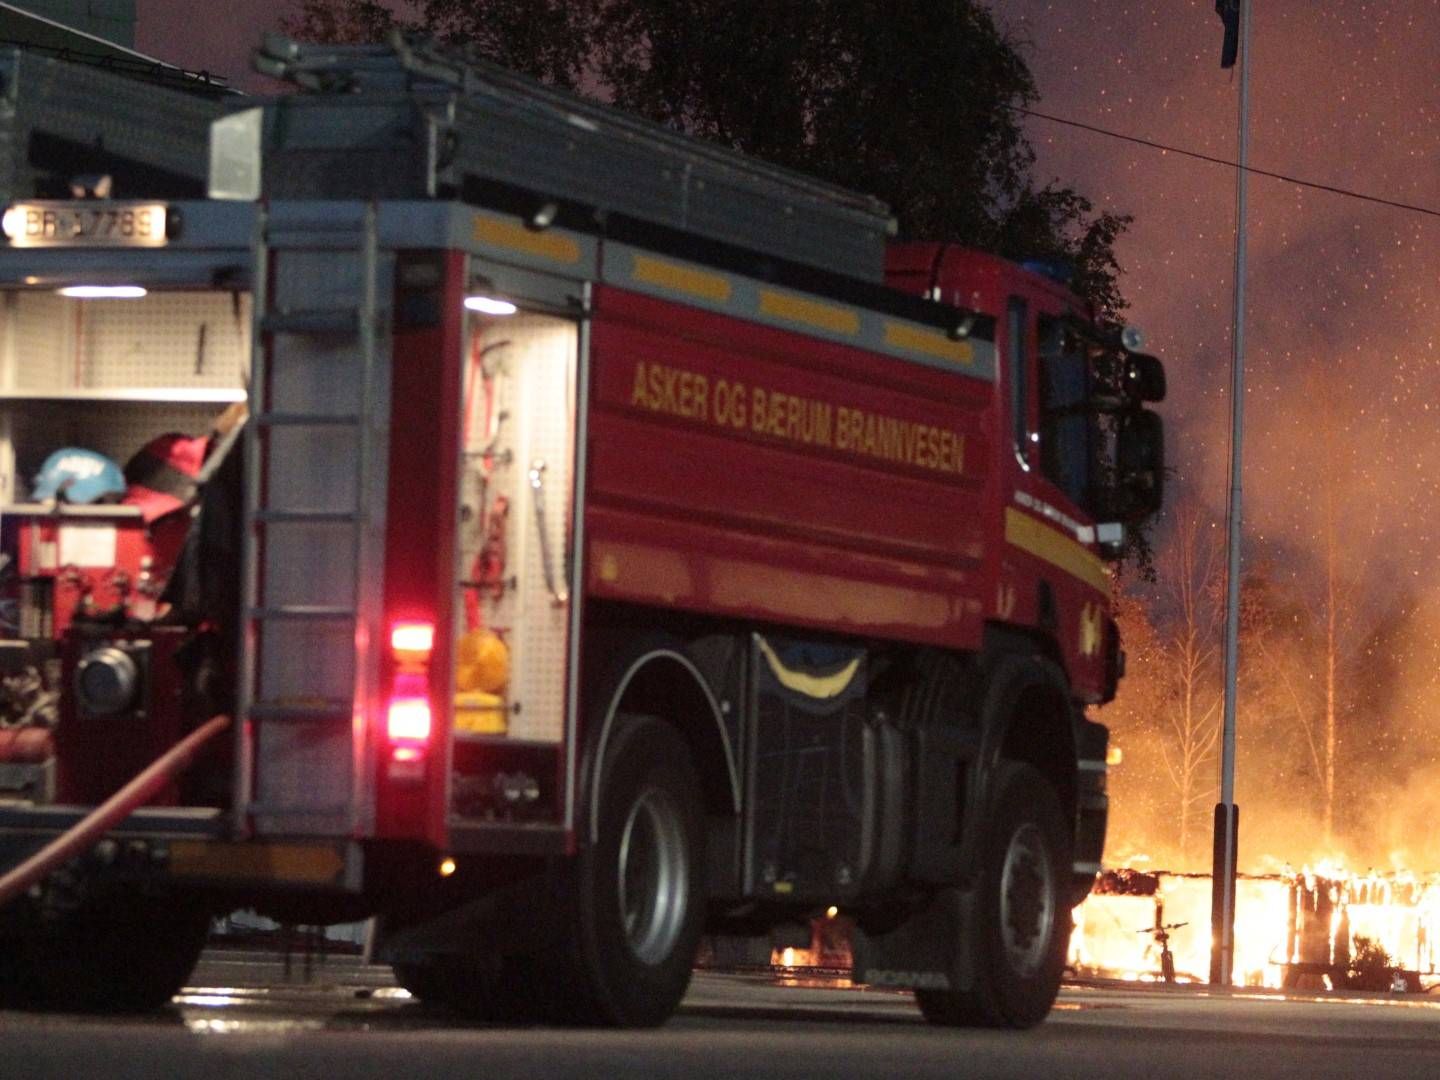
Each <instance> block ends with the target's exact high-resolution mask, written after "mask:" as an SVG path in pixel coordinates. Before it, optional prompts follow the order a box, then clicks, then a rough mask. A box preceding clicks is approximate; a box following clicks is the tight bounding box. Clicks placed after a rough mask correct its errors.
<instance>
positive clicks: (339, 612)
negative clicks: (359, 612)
mask: <svg viewBox="0 0 1440 1080" xmlns="http://www.w3.org/2000/svg"><path fill="white" fill-rule="evenodd" d="M355 615H356V611H355V609H354V608H353V607H346V606H333V607H332V606H329V605H324V604H279V605H276V606H274V607H258V608H251V609H250V618H252V619H256V620H263V619H314V620H316V621H318V622H325V621H334V622H338V621H340V620H342V619H353V618H355Z"/></svg>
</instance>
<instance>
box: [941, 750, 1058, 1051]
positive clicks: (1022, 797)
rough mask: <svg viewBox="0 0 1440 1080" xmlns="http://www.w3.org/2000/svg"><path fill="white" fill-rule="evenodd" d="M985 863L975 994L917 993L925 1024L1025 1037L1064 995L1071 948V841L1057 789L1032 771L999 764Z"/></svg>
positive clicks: (974, 942)
mask: <svg viewBox="0 0 1440 1080" xmlns="http://www.w3.org/2000/svg"><path fill="white" fill-rule="evenodd" d="M989 826H990V827H989V828H988V829H987V831H986V837H985V841H984V850H983V853H982V856H981V867H980V880H979V884H978V890H979V893H978V896H977V903H976V913H975V926H974V932H973V933H972V934H971V935H970V940H969V941H968V942H965V943H963V944H962V947H963V948H969V949H970V950H971V959H972V961H973V966H972V970H973V971H974V973H975V985H974V987H973V988H972V989H970V990H968V991H963V992H957V991H950V990H917V991H915V1000H916V1001H917V1003H918V1004H919V1006H920V1011H921V1012H922V1013H923V1014H924V1016H925V1019H926V1020H928V1021H930V1023H932V1024H943V1025H947V1026H981V1027H1014V1028H1028V1027H1033V1026H1034V1025H1035V1024H1038V1023H1039V1022H1040V1021H1041V1020H1043V1019H1045V1016H1046V1014H1048V1013H1049V1011H1050V1006H1051V1005H1052V1004H1054V1002H1055V996H1056V994H1058V993H1059V990H1060V976H1061V973H1062V972H1063V970H1064V967H1065V953H1066V949H1067V948H1068V945H1069V940H1070V926H1071V922H1070V909H1069V907H1068V906H1067V905H1066V900H1067V897H1068V896H1069V882H1070V851H1071V840H1070V836H1069V830H1068V829H1067V827H1066V824H1065V817H1064V815H1063V814H1062V813H1061V811H1060V800H1059V798H1058V797H1057V796H1056V794H1055V789H1054V788H1053V787H1052V786H1051V785H1050V783H1049V782H1048V781H1047V780H1046V779H1045V778H1044V777H1043V776H1042V775H1041V774H1040V773H1039V772H1038V771H1037V770H1035V769H1034V768H1032V767H1031V766H1029V765H1023V764H1020V763H1018V762H1002V763H1001V765H1000V767H999V769H998V771H997V773H996V776H995V787H994V798H993V799H992V800H991V813H990V818H989Z"/></svg>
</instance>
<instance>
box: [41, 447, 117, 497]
mask: <svg viewBox="0 0 1440 1080" xmlns="http://www.w3.org/2000/svg"><path fill="white" fill-rule="evenodd" d="M124 494H125V474H124V473H122V472H121V471H120V466H119V465H116V464H115V462H113V461H111V460H110V459H109V458H108V457H106V456H105V455H104V454H97V453H96V452H95V451H94V450H83V449H81V448H80V447H78V446H67V447H66V448H65V449H63V450H56V451H55V453H53V454H51V455H50V456H49V457H48V458H46V459H45V464H43V465H41V466H40V471H39V472H38V473H36V475H35V490H34V491H33V492H31V498H33V499H35V500H36V501H37V502H43V501H44V500H46V499H55V498H60V497H61V496H63V497H64V499H65V501H66V502H72V503H92V502H99V501H100V500H101V499H104V498H106V497H107V496H111V497H114V498H119V497H120V496H121V495H124Z"/></svg>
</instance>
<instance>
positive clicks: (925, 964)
mask: <svg viewBox="0 0 1440 1080" xmlns="http://www.w3.org/2000/svg"><path fill="white" fill-rule="evenodd" d="M974 912H975V894H974V892H973V891H972V890H962V889H940V890H937V891H936V893H935V894H934V896H933V897H932V898H931V900H930V904H929V906H928V907H926V908H924V909H922V910H920V911H918V912H916V913H915V914H914V915H911V916H910V917H909V918H908V919H906V920H905V921H904V922H902V923H901V924H900V925H899V926H897V927H895V928H894V929H893V930H890V931H887V932H885V933H866V932H865V931H863V930H859V929H857V930H856V931H855V939H854V942H853V951H854V956H855V975H854V978H855V981H856V982H860V983H868V984H870V985H871V986H895V987H903V988H909V989H919V990H952V991H963V990H969V989H971V988H972V987H973V986H974V983H975V962H974V948H973V945H974V934H973V926H974V917H975V916H974Z"/></svg>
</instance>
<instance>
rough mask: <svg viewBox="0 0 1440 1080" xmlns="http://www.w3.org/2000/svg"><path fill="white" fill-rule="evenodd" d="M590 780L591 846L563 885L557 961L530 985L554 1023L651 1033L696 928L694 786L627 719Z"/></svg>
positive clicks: (539, 970)
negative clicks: (594, 781)
mask: <svg viewBox="0 0 1440 1080" xmlns="http://www.w3.org/2000/svg"><path fill="white" fill-rule="evenodd" d="M598 776H599V784H598V788H596V790H597V791H598V797H599V799H600V812H599V838H598V841H597V842H596V843H594V844H587V845H586V847H585V848H584V850H582V852H581V854H580V856H579V857H578V858H577V859H576V860H575V863H574V865H573V866H572V867H571V868H570V872H569V873H568V874H567V879H568V880H567V882H566V885H565V887H564V889H563V896H562V898H561V903H562V911H563V912H564V914H563V922H564V926H563V928H562V935H561V937H562V941H561V946H560V953H561V955H560V956H558V957H555V958H554V959H555V960H556V961H558V962H552V961H551V960H550V959H549V958H545V957H539V958H537V961H538V962H537V963H536V965H535V969H534V973H535V975H536V976H537V978H539V979H543V980H544V982H545V983H546V990H547V991H548V994H547V996H548V999H549V1001H548V1008H547V1010H546V1011H547V1012H548V1013H549V1014H550V1016H551V1018H553V1019H556V1020H560V1021H564V1022H571V1023H584V1024H600V1025H606V1026H613V1027H655V1026H657V1025H659V1024H662V1023H664V1022H665V1021H666V1020H667V1019H668V1018H669V1017H670V1015H671V1014H672V1013H673V1012H674V1011H675V1009H676V1007H677V1006H678V1005H679V1004H680V1000H681V998H683V997H684V996H685V990H686V988H687V987H688V986H689V984H690V972H691V968H692V967H693V964H694V960H695V952H696V949H697V947H698V946H699V942H700V932H701V930H702V928H703V924H704V911H703V898H702V882H701V875H702V873H703V867H704V811H703V806H702V804H701V801H700V778H699V776H698V774H697V773H696V771H695V766H694V763H693V762H692V760H691V757H690V748H689V746H688V745H687V744H686V742H685V740H684V738H682V737H681V735H680V734H679V732H677V731H676V730H675V728H673V727H671V726H670V725H669V724H666V723H663V722H662V721H659V720H656V719H653V718H650V717H640V716H628V715H622V716H619V717H617V718H616V721H615V724H614V727H613V729H612V731H611V733H610V737H609V739H608V741H607V745H606V748H605V760H604V762H603V763H601V765H600V767H599V769H598Z"/></svg>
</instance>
